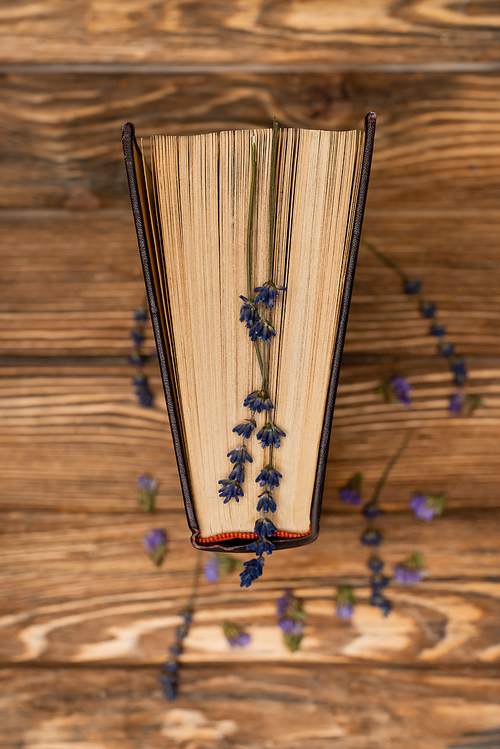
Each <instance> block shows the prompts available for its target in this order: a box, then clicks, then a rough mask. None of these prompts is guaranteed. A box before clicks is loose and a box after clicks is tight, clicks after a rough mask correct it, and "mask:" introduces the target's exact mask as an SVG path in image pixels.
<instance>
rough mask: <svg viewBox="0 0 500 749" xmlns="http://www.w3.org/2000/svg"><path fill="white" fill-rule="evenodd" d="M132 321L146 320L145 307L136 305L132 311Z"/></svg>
mask: <svg viewBox="0 0 500 749" xmlns="http://www.w3.org/2000/svg"><path fill="white" fill-rule="evenodd" d="M133 318H134V322H146V321H147V319H148V313H147V311H146V308H145V307H138V308H137V309H135V310H134V312H133Z"/></svg>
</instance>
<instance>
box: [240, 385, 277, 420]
mask: <svg viewBox="0 0 500 749" xmlns="http://www.w3.org/2000/svg"><path fill="white" fill-rule="evenodd" d="M243 406H244V407H245V408H249V409H250V411H257V413H258V414H260V413H261V412H262V411H270V410H271V408H274V406H273V404H272V402H271V399H270V398H269V396H268V394H267V393H266V391H265V390H254V391H253V393H250V395H247V397H246V398H245V400H244V401H243Z"/></svg>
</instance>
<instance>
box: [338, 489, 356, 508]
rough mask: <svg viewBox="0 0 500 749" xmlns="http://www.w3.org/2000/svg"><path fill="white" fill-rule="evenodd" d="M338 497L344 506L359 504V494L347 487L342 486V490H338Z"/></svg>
mask: <svg viewBox="0 0 500 749" xmlns="http://www.w3.org/2000/svg"><path fill="white" fill-rule="evenodd" d="M339 497H340V499H341V501H342V502H344V504H346V505H359V504H360V503H361V497H360V495H359V492H357V491H356V490H355V489H351V488H350V487H348V486H344V487H343V488H342V489H339Z"/></svg>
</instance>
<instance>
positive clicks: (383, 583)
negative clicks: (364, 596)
mask: <svg viewBox="0 0 500 749" xmlns="http://www.w3.org/2000/svg"><path fill="white" fill-rule="evenodd" d="M390 582H391V578H390V577H387V576H386V575H382V574H381V573H380V572H374V573H373V575H372V576H371V578H370V585H371V588H372V591H373V593H376V592H377V591H380V590H382V588H387V586H388V585H389V583H390Z"/></svg>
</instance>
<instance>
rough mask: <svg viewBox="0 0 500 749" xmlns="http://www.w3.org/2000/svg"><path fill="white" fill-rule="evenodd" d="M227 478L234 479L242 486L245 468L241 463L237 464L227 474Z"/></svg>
mask: <svg viewBox="0 0 500 749" xmlns="http://www.w3.org/2000/svg"><path fill="white" fill-rule="evenodd" d="M229 478H230V479H231V480H233V479H236V481H239V482H240V484H242V483H243V482H244V481H245V466H244V465H243V464H242V463H237V464H236V465H235V466H234V468H233V470H232V471H231V473H230V474H229Z"/></svg>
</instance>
